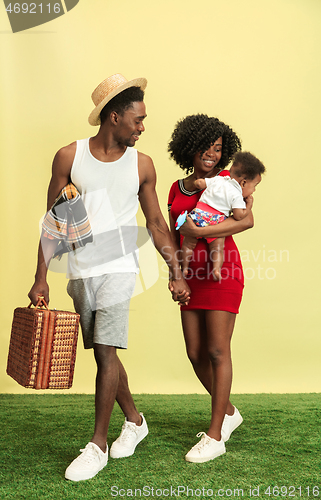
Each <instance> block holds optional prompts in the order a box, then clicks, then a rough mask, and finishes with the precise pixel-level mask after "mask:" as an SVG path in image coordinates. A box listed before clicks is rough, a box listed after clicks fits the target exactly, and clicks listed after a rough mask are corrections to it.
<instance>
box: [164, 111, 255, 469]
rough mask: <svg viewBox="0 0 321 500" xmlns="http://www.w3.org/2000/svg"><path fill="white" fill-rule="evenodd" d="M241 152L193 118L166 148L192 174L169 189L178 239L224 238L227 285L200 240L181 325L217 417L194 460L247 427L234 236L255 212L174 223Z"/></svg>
mask: <svg viewBox="0 0 321 500" xmlns="http://www.w3.org/2000/svg"><path fill="white" fill-rule="evenodd" d="M240 149H241V142H240V140H239V138H238V137H237V135H236V134H235V132H233V130H232V129H231V128H230V127H228V126H227V125H225V124H224V123H222V122H221V121H219V120H218V119H217V118H210V117H208V116H207V115H192V116H187V117H186V118H184V119H183V120H181V121H179V122H178V123H177V125H176V127H175V130H174V132H173V134H172V138H171V141H170V143H169V147H168V150H169V152H170V155H171V157H172V158H173V159H174V160H175V162H176V163H177V164H178V165H179V166H180V167H181V168H182V169H183V170H185V171H186V173H187V174H190V175H189V176H188V177H185V178H184V179H180V180H178V181H176V182H175V183H174V184H173V185H172V187H171V190H170V193H169V200H168V207H169V211H170V226H171V232H172V237H173V238H174V239H175V241H176V243H177V244H178V245H179V246H181V243H182V239H183V235H185V236H193V237H198V238H211V237H213V238H216V237H225V248H224V264H223V267H222V270H221V276H222V279H221V280H220V281H214V279H213V276H212V274H211V272H212V269H213V263H212V262H211V260H210V256H209V252H208V246H207V243H206V240H205V239H200V240H199V242H198V244H197V246H196V248H195V250H194V253H193V258H192V261H191V262H190V268H189V275H188V277H187V279H188V284H189V286H190V289H191V299H190V302H189V304H188V305H182V306H181V317H182V326H183V332H184V338H185V344H186V350H187V355H188V357H189V359H190V361H191V363H192V365H193V368H194V371H195V373H196V375H197V377H198V378H199V380H200V382H201V383H202V384H203V386H204V387H205V389H206V390H207V391H208V392H209V393H210V394H211V397H212V417H211V423H210V426H209V429H208V431H207V433H206V434H205V432H200V433H199V434H198V435H197V436H198V437H200V436H202V437H201V440H200V441H199V442H198V443H197V444H196V445H195V446H193V448H192V449H191V450H190V451H189V452H188V453H187V455H186V456H185V459H186V460H187V461H189V462H206V461H208V460H212V459H214V458H216V457H217V456H219V455H222V454H223V453H225V451H226V450H225V444H224V443H225V441H227V440H228V439H229V437H230V435H231V432H233V430H235V429H236V428H237V427H238V426H239V425H240V424H241V423H242V421H243V419H242V417H241V415H240V413H239V411H238V410H237V409H236V408H235V407H234V406H233V405H232V404H231V402H230V401H229V396H230V390H231V384H232V361H231V351H230V342H231V337H232V333H233V329H234V323H235V318H236V314H237V313H238V311H239V306H240V303H241V299H242V292H243V287H244V278H243V271H242V264H241V260H240V255H239V252H238V250H237V247H236V245H235V243H234V241H233V238H232V236H231V235H232V234H236V233H239V232H241V231H244V230H245V229H248V228H250V227H252V226H253V217H252V212H251V213H250V214H249V215H248V216H247V217H246V218H245V219H243V220H242V221H236V220H235V219H233V217H229V218H228V219H226V220H225V221H224V222H221V223H220V224H218V225H216V226H207V227H201V228H200V227H196V226H195V225H194V223H193V222H192V221H191V220H190V219H189V218H187V221H186V223H185V224H184V225H183V226H182V227H181V229H180V233H181V235H180V234H179V232H178V231H176V230H175V221H176V219H177V217H178V216H179V215H180V214H181V213H182V211H185V210H187V211H188V212H190V211H191V210H192V209H193V208H194V207H195V206H196V203H197V201H198V199H199V198H200V195H201V193H202V191H198V190H195V187H194V181H195V180H196V179H199V178H205V177H214V176H216V175H218V174H219V173H220V172H221V171H222V170H223V169H224V168H225V167H226V166H227V165H228V163H229V162H230V160H231V157H232V156H233V154H234V153H236V152H237V151H238V150H240Z"/></svg>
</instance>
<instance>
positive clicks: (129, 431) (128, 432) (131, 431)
mask: <svg viewBox="0 0 321 500" xmlns="http://www.w3.org/2000/svg"><path fill="white" fill-rule="evenodd" d="M136 435H137V426H136V425H135V424H134V423H133V422H125V423H124V424H123V427H122V431H121V434H120V436H119V440H120V441H121V442H122V443H128V442H129V441H133V439H136Z"/></svg>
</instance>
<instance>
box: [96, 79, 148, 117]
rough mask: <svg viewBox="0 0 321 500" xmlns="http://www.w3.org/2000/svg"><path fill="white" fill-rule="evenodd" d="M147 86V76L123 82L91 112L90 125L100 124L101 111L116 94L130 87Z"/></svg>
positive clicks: (143, 87)
mask: <svg viewBox="0 0 321 500" xmlns="http://www.w3.org/2000/svg"><path fill="white" fill-rule="evenodd" d="M146 86H147V80H146V78H135V79H134V80H130V81H129V82H126V83H123V85H120V86H119V87H117V88H116V89H115V90H113V91H112V92H111V93H110V94H108V96H106V97H105V99H103V100H102V101H101V102H100V103H99V104H98V106H96V107H95V109H94V110H93V111H92V112H91V113H90V115H89V118H88V121H89V123H90V125H93V126H94V125H100V112H101V110H102V109H103V107H104V106H106V104H107V103H108V102H109V101H111V100H112V99H113V98H114V97H115V96H116V95H118V94H120V93H121V92H123V90H126V89H129V88H130V87H140V88H141V89H142V90H145V88H146Z"/></svg>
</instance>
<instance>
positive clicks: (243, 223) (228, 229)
mask: <svg viewBox="0 0 321 500" xmlns="http://www.w3.org/2000/svg"><path fill="white" fill-rule="evenodd" d="M253 226H254V218H253V213H252V212H250V213H249V214H248V215H247V216H246V217H245V218H244V219H242V220H240V221H237V220H235V219H234V218H233V217H228V218H227V219H225V221H223V222H220V223H219V224H216V225H215V226H206V227H197V226H196V225H195V224H194V222H193V221H192V220H191V219H190V217H187V219H186V222H185V224H183V225H182V226H181V228H180V233H181V234H182V235H183V236H192V237H194V238H225V237H226V236H232V235H233V234H237V233H242V232H243V231H246V229H250V228H251V227H253Z"/></svg>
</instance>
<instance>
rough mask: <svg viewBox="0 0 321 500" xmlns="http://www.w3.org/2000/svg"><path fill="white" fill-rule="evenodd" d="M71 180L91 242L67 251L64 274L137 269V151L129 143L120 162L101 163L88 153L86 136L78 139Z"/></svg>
mask: <svg viewBox="0 0 321 500" xmlns="http://www.w3.org/2000/svg"><path fill="white" fill-rule="evenodd" d="M71 180H72V182H73V183H74V184H75V186H76V187H77V189H78V191H79V193H80V194H81V198H82V200H83V203H84V205H85V208H86V211H87V214H88V218H89V221H90V224H91V228H92V231H93V242H92V243H88V244H87V245H86V246H85V247H82V248H78V249H77V250H75V251H73V252H70V253H69V256H68V271H67V278H69V279H78V278H89V277H93V276H100V275H102V274H107V273H121V272H135V273H138V272H139V269H138V250H137V247H136V239H137V222H136V213H137V210H138V190H139V176H138V160H137V150H136V149H133V148H129V147H127V149H126V151H125V153H124V154H123V155H122V156H121V158H119V159H118V160H116V161H113V162H102V161H99V160H97V159H96V158H95V157H94V156H93V155H92V154H91V152H90V149H89V139H82V140H80V141H77V149H76V154H75V158H74V161H73V165H72V168H71Z"/></svg>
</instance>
